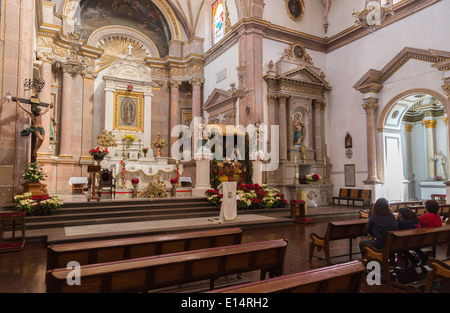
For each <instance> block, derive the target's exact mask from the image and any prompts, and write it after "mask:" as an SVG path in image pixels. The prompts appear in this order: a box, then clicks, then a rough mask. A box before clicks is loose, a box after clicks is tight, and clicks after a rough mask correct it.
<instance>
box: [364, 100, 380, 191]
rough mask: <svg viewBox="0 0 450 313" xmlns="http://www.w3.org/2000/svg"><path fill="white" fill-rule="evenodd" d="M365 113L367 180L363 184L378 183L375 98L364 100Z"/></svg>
mask: <svg viewBox="0 0 450 313" xmlns="http://www.w3.org/2000/svg"><path fill="white" fill-rule="evenodd" d="M362 107H363V109H364V111H366V135H367V172H368V175H367V179H366V180H365V181H364V184H376V183H380V180H379V179H378V175H377V150H376V140H375V110H376V109H377V107H378V99H377V98H367V99H364V104H363V105H362Z"/></svg>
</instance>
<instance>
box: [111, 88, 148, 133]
mask: <svg viewBox="0 0 450 313" xmlns="http://www.w3.org/2000/svg"><path fill="white" fill-rule="evenodd" d="M125 102H126V103H125ZM126 104H129V105H130V106H131V107H132V109H131V110H130V109H128V110H127V109H125V107H124V106H125V105H126ZM133 110H135V111H133ZM113 127H114V130H116V131H131V132H143V131H144V95H143V94H142V93H140V92H130V91H122V90H116V91H115V92H114V123H113Z"/></svg>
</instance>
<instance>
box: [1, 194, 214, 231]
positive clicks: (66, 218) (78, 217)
mask: <svg viewBox="0 0 450 313" xmlns="http://www.w3.org/2000/svg"><path fill="white" fill-rule="evenodd" d="M4 210H12V207H8V206H7V207H4ZM218 212H219V210H218V208H217V207H215V206H213V205H211V204H210V203H209V202H208V201H207V200H206V199H205V198H169V199H127V200H115V201H98V202H97V201H95V202H87V201H86V202H73V203H65V204H64V206H63V207H61V208H59V209H58V210H57V211H56V212H55V213H54V214H52V215H48V216H28V217H27V218H26V228H27V230H35V229H47V228H56V227H67V226H81V225H97V224H108V223H124V222H139V221H148V220H167V219H177V218H181V217H185V218H190V217H203V216H215V215H218Z"/></svg>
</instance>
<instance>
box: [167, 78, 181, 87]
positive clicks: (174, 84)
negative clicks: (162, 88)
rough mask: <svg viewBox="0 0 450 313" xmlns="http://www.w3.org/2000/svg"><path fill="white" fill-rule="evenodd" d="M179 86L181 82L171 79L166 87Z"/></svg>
mask: <svg viewBox="0 0 450 313" xmlns="http://www.w3.org/2000/svg"><path fill="white" fill-rule="evenodd" d="M180 85H181V81H179V80H175V79H171V80H169V82H168V86H169V87H170V88H180Z"/></svg>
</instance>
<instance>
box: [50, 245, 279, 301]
mask: <svg viewBox="0 0 450 313" xmlns="http://www.w3.org/2000/svg"><path fill="white" fill-rule="evenodd" d="M286 247H287V241H285V240H283V239H280V240H272V241H265V242H256V243H247V244H240V245H233V246H226V247H216V248H208V249H202V250H195V251H184V252H178V253H172V254H165V255H158V256H151V257H145V258H139V259H129V260H123V261H117V262H108V263H100V264H89V265H84V266H81V267H80V284H79V285H76V284H74V285H69V284H68V283H67V281H66V278H67V277H68V275H70V274H71V272H72V269H65V268H62V269H53V270H49V271H47V276H46V282H47V286H46V287H47V289H46V291H47V292H49V293H55V292H63V293H106V292H147V291H149V290H152V289H157V288H162V287H168V286H176V285H179V284H183V283H188V282H193V281H200V280H204V279H210V288H211V289H213V288H214V280H215V279H217V278H218V277H221V276H225V275H230V274H239V273H244V272H249V271H255V270H260V271H261V276H260V277H261V279H264V278H265V276H266V274H267V273H269V276H270V277H274V276H280V275H283V273H284V268H283V265H284V257H285V253H286Z"/></svg>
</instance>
